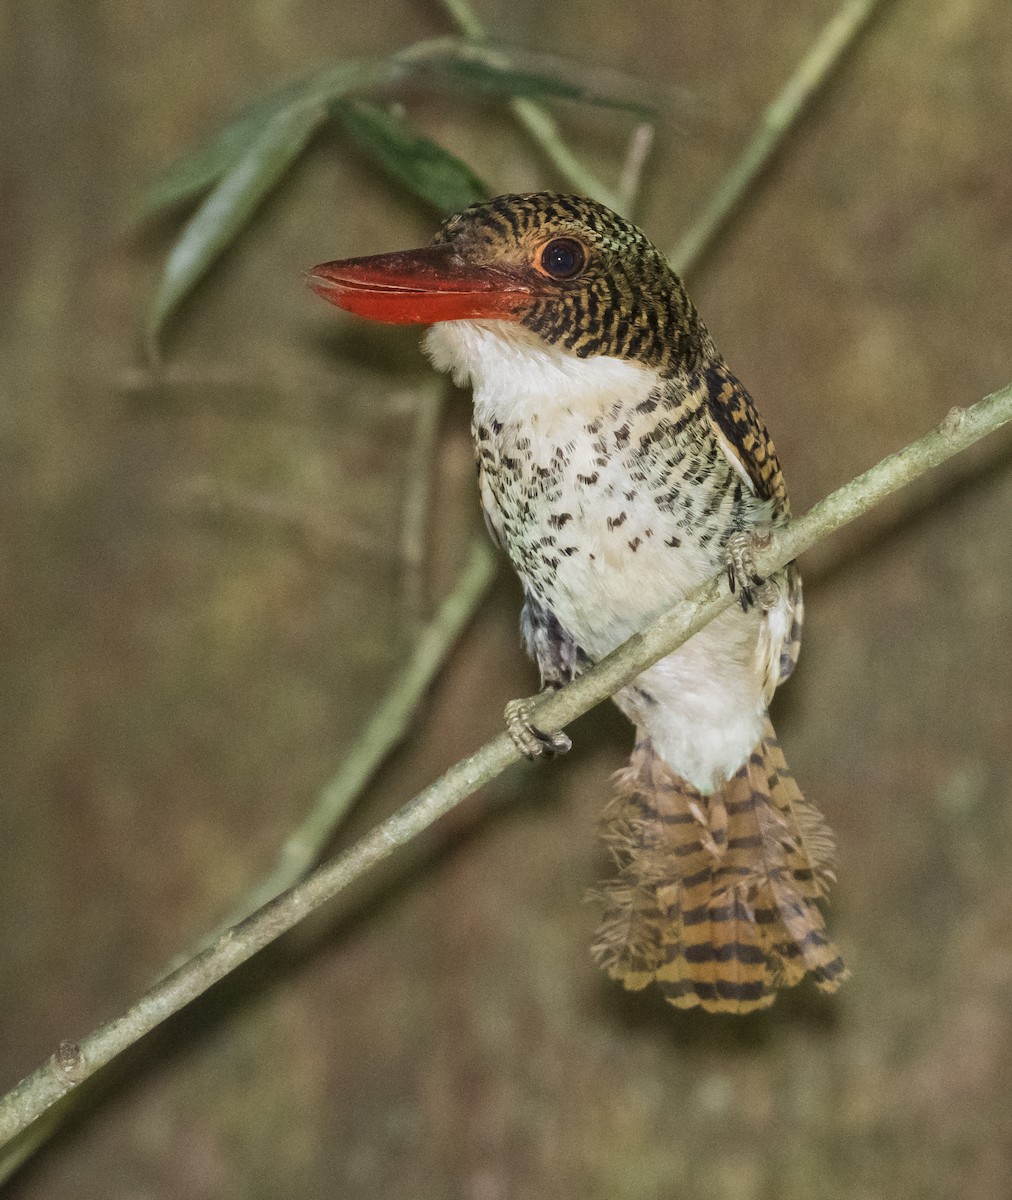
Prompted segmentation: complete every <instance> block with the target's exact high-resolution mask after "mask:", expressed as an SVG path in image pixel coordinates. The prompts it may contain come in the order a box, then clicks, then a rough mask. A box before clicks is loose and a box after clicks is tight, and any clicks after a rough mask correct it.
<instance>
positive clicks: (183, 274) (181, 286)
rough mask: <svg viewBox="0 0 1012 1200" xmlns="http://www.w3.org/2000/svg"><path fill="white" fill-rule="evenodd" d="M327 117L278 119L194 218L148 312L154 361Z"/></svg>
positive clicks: (317, 112)
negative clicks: (173, 324)
mask: <svg viewBox="0 0 1012 1200" xmlns="http://www.w3.org/2000/svg"><path fill="white" fill-rule="evenodd" d="M325 116H326V110H325V109H324V108H322V107H315V108H296V109H292V110H290V111H288V112H280V113H277V114H275V116H274V117H273V118H272V119H271V120H270V121H268V123H267V124H266V125H265V126H264V127H263V129H262V130H261V131H260V134H259V135H258V136H257V137H256V139H255V140H254V141H253V143H252V144H251V145H250V146H249V148H248V149H247V150H246V152H245V153H244V154H243V155H242V157H241V158H240V159H239V160H238V161H237V162H236V163H235V165H234V166H233V167H232V168H231V170H229V172H228V174H226V175H225V177H224V178H223V179H222V180H221V182H220V183H219V184H218V186H217V187H216V188H215V189H214V191H213V192H212V193H211V194H210V196H208V197H207V199H206V200H205V201H204V203H203V204H202V205H201V206H200V208H199V209H198V210H197V212H196V213H195V214H194V216H193V217H192V219H191V220H190V222H189V223H188V224H187V226H186V228H185V229H184V230H183V233H182V235H181V237H180V238H179V241H178V242H176V244H175V246H174V247H173V249H172V252H171V253H170V254H169V257H168V260H167V262H166V264H165V270H164V271H163V273H162V278H161V282H160V283H159V286H158V290H157V292H156V293H155V297H154V300H153V301H152V303H151V307H150V309H149V311H148V323H147V331H146V333H147V346H148V350H149V353H150V354H151V355H152V357H156V356H157V345H158V337H159V335H160V333H161V330H162V327H163V326H164V324H165V322H166V320H167V319H168V317H169V316H170V315H171V313H172V312H173V311H174V310H175V308H176V306H177V305H178V304H179V302H180V301H181V300H182V299H183V297H184V296H185V295H186V294H187V292H189V291H190V289H191V288H192V287H193V286H194V284H196V283H197V281H198V280H199V279H200V278H201V277H202V276H203V275H204V274H205V273H206V271H207V270H208V268H209V267H210V266H211V264H212V263H213V262H214V260H215V259H216V258H217V257H218V255H219V254H220V253H221V252H222V251H223V250H224V249H225V247H226V246H228V244H229V243H230V242H231V241H232V239H233V238H234V237H235V236H236V235H237V234H238V233H239V231H240V230H241V229H242V228H243V226H244V225H245V224H246V223H247V221H248V220H249V218H250V216H251V215H252V213H253V212H254V210H255V209H256V207H257V206H258V205H259V204H260V202H261V201H262V200H263V199H264V197H265V196H266V195H267V194H268V192H270V190H271V189H272V188H273V187H274V186H275V184H276V183H277V182H278V181H279V180H280V178H281V177H282V175H284V173H285V171H286V170H287V169H288V168H289V167H290V166H291V164H292V163H293V162H294V161H295V159H296V158H298V156H299V154H300V153H301V152H302V150H303V149H304V148H305V146H306V143H307V142H308V141H309V139H310V137H311V136H312V134H313V131H314V130H315V129H316V128H317V126H318V125H319V124H320V123H321V121H322V120H323V119H324V118H325Z"/></svg>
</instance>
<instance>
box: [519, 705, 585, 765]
mask: <svg viewBox="0 0 1012 1200" xmlns="http://www.w3.org/2000/svg"><path fill="white" fill-rule="evenodd" d="M534 699H536V697H533V698H532V697H528V698H526V699H523V700H511V701H510V702H509V704H507V705H506V712H505V719H506V730H507V732H508V733H509V735H510V737H511V738H512V739H513V745H514V746H516V748H517V749H518V750H519V751H520V753H521V754H522V755H523V756H524V758H529V759H531V760H532V761H533V760H534V759H536V758H557V757H558V756H559V755H560V754H565V753H566V752H567V751H568V750H571V749H572V748H573V743H572V742H571V741H570V739H569V738H568V736H567V735H566V734H564V733H563V732H562V730H561V729H558V730H556V731H555V732H554V733H546V732H545V731H544V730H543V729H539V728H538V727H537V726H536V725H533V724H532V723H531V709H532V708H533V706H534Z"/></svg>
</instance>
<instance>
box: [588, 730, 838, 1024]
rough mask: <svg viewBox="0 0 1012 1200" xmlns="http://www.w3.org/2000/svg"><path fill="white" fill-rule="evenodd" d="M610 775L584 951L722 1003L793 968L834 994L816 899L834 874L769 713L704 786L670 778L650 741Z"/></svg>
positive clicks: (670, 989) (755, 992) (758, 992)
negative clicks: (597, 920)
mask: <svg viewBox="0 0 1012 1200" xmlns="http://www.w3.org/2000/svg"><path fill="white" fill-rule="evenodd" d="M617 783H618V789H617V794H616V795H615V797H614V799H613V800H612V801H611V803H610V804H609V806H608V808H607V809H606V810H605V816H604V837H605V841H606V843H607V845H608V847H609V849H610V850H611V852H612V855H613V856H614V858H615V861H616V864H617V866H618V868H619V870H618V876H617V878H615V879H614V880H612V881H610V882H608V883H606V884H604V885H603V887H602V889H601V896H602V898H603V900H604V903H605V914H604V919H603V921H602V923H601V926H600V928H599V929H598V934H597V940H596V943H595V945H594V950H593V953H594V957H595V958H596V960H597V961H598V963H599V964H600V965H601V966H602V967H603V968H604V969H605V970H606V971H607V972H608V974H609V975H610V976H611V977H612V978H613V979H617V980H620V981H621V982H622V983H623V984H624V985H625V986H626V987H627V988H632V989H638V988H642V987H645V986H646V985H647V984H648V983H652V982H656V983H658V984H659V985H660V988H661V990H662V992H663V993H664V996H665V998H666V999H667V1000H669V1001H670V1002H671V1003H672V1004H674V1005H675V1006H676V1007H678V1008H693V1007H695V1006H696V1005H699V1006H700V1007H702V1008H704V1009H706V1010H707V1011H708V1012H726V1013H747V1012H752V1011H754V1010H756V1009H761V1008H767V1007H768V1006H769V1005H770V1004H772V1003H773V1001H774V1000H775V999H776V993H777V990H778V989H779V988H783V987H792V986H793V985H794V984H796V983H798V982H800V980H801V979H803V978H804V976H805V975H806V974H811V976H812V978H813V979H814V980H815V984H816V986H817V987H819V988H821V989H822V990H823V991H826V992H833V991H836V989H837V988H838V987H839V986H840V984H841V983H842V982H843V980H844V979H846V978H847V975H848V971H847V968H846V967H845V966H844V964H843V960H842V959H841V958H840V955H839V953H838V951H837V950H836V947H835V946H834V945H833V943H832V942H831V941H830V940H829V937H828V934H827V933H826V926H825V921H824V920H823V916H822V912H821V910H820V908H819V906H818V901H820V900H822V899H823V898H824V897H825V895H826V892H827V890H828V885H829V883H830V882H831V881H832V880H833V878H834V875H833V850H834V847H833V838H832V834H831V833H830V830H829V827H828V826H827V825H826V823H825V821H824V820H823V818H822V816H821V815H820V813H819V812H818V811H817V810H816V809H815V808H814V807H813V806H812V805H811V804H809V803H807V801H805V799H804V798H803V797H802V795H801V792H800V791H799V789H798V786H797V784H796V783H795V782H794V779H793V777H792V776H791V774H790V772H789V770H788V769H787V763H786V761H785V760H784V756H783V753H782V751H781V749H780V745H779V743H778V742H777V740H776V735H775V734H774V732H773V726H772V725H771V724H770V723H769V721H768V720H767V723H766V730H765V732H764V735H763V740H762V741H761V742H760V743H759V745H758V746H757V747H756V748H755V750H753V752H752V754H751V755H750V757H749V759H748V761H747V762H746V763H745V764H744V766H742V767H741V769H740V770H739V771H738V773H737V774H736V775H735V776H734V777H733V778H732V779H730V780H728V782H727V783H726V784H725V785H724V786H723V787H722V788H721V789H720V791H719V792H716V793H714V794H713V795H710V796H704V795H703V794H702V793H701V792H699V791H697V790H696V789H695V788H694V787H692V786H691V785H690V784H688V783H686V782H685V781H684V780H683V779H680V778H679V777H678V776H677V775H675V773H674V772H673V771H672V770H671V768H670V767H669V766H668V765H667V763H665V762H664V761H663V760H662V759H661V758H660V757H659V756H658V755H657V753H656V752H655V750H654V749H653V746H652V744H651V742H650V740H649V738H641V739H640V740H639V741H637V743H636V746H635V748H634V750H633V753H632V758H631V760H630V763H629V766H628V767H627V768H626V769H625V770H624V771H622V772H621V773H620V774H619V776H618V778H617Z"/></svg>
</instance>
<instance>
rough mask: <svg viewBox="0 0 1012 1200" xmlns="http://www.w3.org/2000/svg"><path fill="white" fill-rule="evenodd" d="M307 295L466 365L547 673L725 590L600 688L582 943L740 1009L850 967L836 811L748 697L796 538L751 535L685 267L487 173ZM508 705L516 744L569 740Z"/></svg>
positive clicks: (745, 470)
mask: <svg viewBox="0 0 1012 1200" xmlns="http://www.w3.org/2000/svg"><path fill="white" fill-rule="evenodd" d="M308 282H309V285H310V286H311V287H312V288H313V289H314V290H315V291H316V292H318V293H319V294H320V295H321V296H322V297H323V298H324V299H326V300H328V301H330V302H331V303H332V304H335V305H337V306H338V307H340V308H343V309H346V310H348V311H349V312H352V313H355V314H358V315H359V316H361V317H367V318H371V319H373V320H377V321H385V322H391V323H395V324H422V325H430V326H431V328H430V330H429V331H428V333H427V334H426V336H425V348H426V351H427V353H428V355H429V357H430V358H431V360H432V362H433V364H434V365H435V366H436V367H437V368H438V369H440V370H443V371H447V372H449V373H450V374H451V375H452V376H453V379H454V380H455V382H457V383H458V384H460V385H470V387H471V389H472V391H473V400H474V409H473V421H472V429H473V434H474V441H475V450H476V458H477V471H478V487H479V492H480V497H481V505H482V509H483V510H484V515H485V521H486V524H487V526H488V529H489V532H490V534H491V536H492V537H493V539H494V540H495V541H496V543H497V544H498V545H499V546H500V547H501V548H502V549H503V550H504V551H505V553H506V554H507V555H508V556H509V558H510V560H511V561H512V563H513V566H514V568H515V569H516V572H517V574H518V575H519V577H520V581H521V583H522V585H523V591H524V603H523V609H522V613H521V630H522V633H523V638H524V641H525V642H526V645H527V648H528V650H529V652H530V654H531V656H532V657H533V658H534V660H535V661H536V663H537V665H538V668H539V670H540V675H541V684H542V688H543V689H545V688H558V687H561V686H563V685H564V684H566V683H568V682H570V681H571V680H572V679H574V678H575V677H576V676H578V675H579V674H580V673H581V672H582V671H584V670H586V669H587V668H588V667H590V666H592V665H593V664H594V663H595V662H596V661H598V660H599V659H600V658H602V657H603V656H604V655H606V654H608V653H609V651H611V650H614V649H615V648H616V647H617V646H619V645H620V644H621V643H622V642H624V641H625V640H626V639H627V638H629V637H630V636H631V635H632V634H634V633H636V632H637V631H638V630H640V629H642V628H643V627H644V626H645V625H647V624H648V623H649V622H650V621H652V620H653V619H654V618H655V617H657V616H659V615H660V614H661V613H662V612H664V611H665V610H666V609H668V608H670V607H671V605H672V604H673V603H674V602H675V601H676V600H678V599H679V598H680V597H681V596H683V595H684V594H685V593H686V592H688V591H689V590H690V589H692V588H693V587H695V586H696V585H698V584H700V583H702V582H704V581H705V580H707V579H709V578H711V577H712V576H713V575H714V574H715V573H718V572H722V571H725V570H726V572H727V576H728V581H729V583H730V586H731V588H732V590H733V591H735V592H736V594H737V600H738V603H736V604H735V605H733V606H732V607H731V608H729V609H727V610H726V611H725V612H724V613H722V614H721V615H720V616H718V617H717V618H716V619H715V620H714V621H712V622H711V623H710V624H709V625H708V626H706V628H704V629H703V630H701V631H700V632H698V633H697V634H695V635H694V636H693V637H692V638H690V639H689V641H687V642H686V643H685V644H684V645H683V646H681V647H680V648H679V649H677V650H675V651H674V652H673V653H672V654H669V655H668V656H667V657H666V658H663V659H661V660H660V661H659V662H658V663H656V664H655V665H654V666H652V667H650V668H649V669H647V670H646V671H644V672H643V673H642V674H641V675H639V676H638V677H637V678H636V679H635V680H633V682H632V683H630V684H629V685H628V686H627V687H625V688H624V689H623V690H622V691H620V692H619V693H618V694H617V695H616V696H615V697H614V701H615V703H616V704H617V705H618V707H619V708H620V709H621V711H622V712H623V713H625V715H626V716H627V717H628V718H629V719H630V720H631V722H632V723H633V725H634V726H635V731H636V737H635V743H634V747H633V750H632V755H631V758H630V761H629V764H628V766H627V767H626V768H625V769H624V770H623V771H622V772H620V774H619V775H618V776H617V777H616V790H615V795H614V797H613V798H612V799H611V800H610V802H608V803H607V804H606V806H605V807H604V810H603V833H604V838H605V841H606V844H607V845H608V847H609V849H610V851H611V854H612V857H613V859H614V862H615V868H616V871H615V875H614V877H613V878H612V879H611V880H609V881H608V882H607V883H605V884H604V885H602V887H601V889H600V893H599V894H600V897H601V899H602V902H603V907H604V913H603V919H602V922H601V926H600V928H599V930H598V934H597V938H596V942H595V945H594V949H593V953H594V956H595V958H596V959H597V961H598V962H599V963H600V965H601V966H602V967H603V968H604V969H605V970H606V971H607V972H608V974H609V975H610V976H611V977H612V978H614V979H617V980H619V981H621V982H622V983H623V984H624V985H625V986H626V987H627V988H631V989H639V988H643V987H645V986H647V985H648V984H650V983H655V984H656V985H658V986H659V987H660V989H661V991H662V993H663V995H664V997H665V998H666V999H667V1000H668V1001H670V1002H671V1003H672V1004H673V1005H675V1006H676V1007H679V1008H692V1007H696V1006H698V1007H701V1008H703V1009H704V1010H707V1011H710V1012H720V1013H737V1014H743V1013H748V1012H751V1011H754V1010H757V1009H762V1008H766V1007H768V1006H769V1005H770V1004H772V1003H773V1001H774V999H775V998H776V995H777V993H778V990H779V989H781V988H784V987H789V986H792V985H794V984H796V983H798V982H799V981H800V980H802V979H803V978H804V977H805V976H807V975H810V976H811V977H812V979H813V980H814V982H815V984H816V986H817V987H818V988H820V989H821V990H823V991H826V992H832V991H835V990H836V989H837V988H838V987H839V985H840V983H841V982H842V981H843V980H844V979H845V978H846V976H847V969H846V967H845V966H844V963H843V961H842V959H841V957H840V954H839V952H838V951H837V949H836V947H835V946H834V944H833V943H832V941H831V940H830V938H829V935H828V933H827V930H826V925H825V920H824V916H823V912H822V902H823V901H824V899H825V898H826V895H827V891H828V886H829V884H830V882H831V881H832V880H833V879H834V873H833V870H834V868H833V859H834V845H833V839H832V835H831V833H830V831H829V828H828V827H827V825H826V823H825V821H824V820H823V818H822V816H821V814H820V813H819V812H818V810H817V809H816V808H815V807H814V806H813V805H812V804H811V803H809V802H808V801H806V800H805V799H804V797H803V796H802V794H801V791H800V790H799V788H798V785H797V784H796V783H795V781H794V779H793V777H792V775H791V773H790V771H789V770H788V767H787V763H786V761H785V758H784V755H783V752H782V751H781V748H780V745H779V743H778V741H777V738H776V735H775V733H774V730H773V726H772V724H771V722H770V718H769V714H768V706H769V703H770V699H771V697H772V695H773V692H774V690H775V689H776V688H777V686H778V685H779V684H781V683H783V682H784V680H786V679H787V678H788V676H789V675H790V674H791V672H792V670H793V669H794V665H795V663H796V662H797V658H798V651H799V647H800V641H801V628H802V618H803V603H802V591H801V577H800V574H799V572H798V569H797V566H796V564H794V563H792V564H790V565H789V566H787V567H786V568H785V569H783V570H782V571H779V572H777V573H776V574H775V575H773V576H772V577H771V578H769V579H762V578H760V577H759V576H758V574H757V573H756V570H755V563H754V558H753V553H754V549H755V547H756V546H757V545H759V544H761V543H762V540H763V538H764V537H767V538H768V535H769V531H770V530H771V528H774V527H776V526H778V525H782V524H783V523H784V522H785V521H786V520H787V519H788V516H789V512H790V508H789V503H788V497H787V489H786V485H785V483H784V477H783V473H782V472H781V469H780V464H779V462H778V459H777V454H776V450H775V449H774V446H773V442H772V440H771V438H770V435H769V433H768V432H767V429H766V426H765V425H764V424H763V422H762V419H761V418H760V416H759V414H758V412H757V410H756V407H755V404H754V403H753V401H752V398H751V396H750V395H749V393H748V392H747V391H746V389H745V387H744V386H743V385H742V384H741V382H739V380H738V379H737V378H736V376H735V375H734V374H733V373H732V372H731V370H730V369H729V368H728V366H727V364H726V363H725V361H724V359H723V358H722V357H721V355H720V353H719V352H718V351H717V348H716V347H715V345H714V343H713V340H712V338H711V337H710V334H709V333H708V332H707V330H706V328H705V326H704V325H703V323H702V321H701V320H700V317H699V314H698V313H697V311H696V309H695V307H694V305H693V304H692V302H691V301H690V300H689V298H688V296H687V294H686V291H685V288H684V287H683V285H682V282H681V280H680V279H679V278H678V276H677V275H676V274H675V273H674V271H673V270H672V269H671V267H670V265H669V264H668V262H667V261H666V259H665V258H664V256H663V255H662V254H661V253H660V252H659V251H658V250H657V249H656V247H655V246H654V245H653V244H652V243H651V242H650V241H649V240H648V238H647V237H646V236H645V234H643V233H642V232H641V230H640V229H639V228H637V227H636V226H635V225H633V224H631V223H630V222H629V221H627V220H625V219H624V218H622V217H621V216H619V215H618V214H616V213H614V212H612V211H610V210H609V209H607V208H605V207H604V206H603V205H601V204H598V203H596V202H595V201H593V200H589V199H585V198H583V197H579V196H569V195H560V194H555V193H551V192H537V193H532V194H523V195H505V196H499V197H497V198H495V199H493V200H490V201H488V202H485V203H480V204H475V205H472V206H471V207H470V208H467V209H465V210H463V211H462V212H459V213H457V214H455V215H454V216H451V217H449V218H448V219H447V220H446V221H445V222H444V223H443V224H442V226H441V227H440V229H439V231H438V232H437V233H436V235H435V237H434V238H433V240H432V242H431V243H430V244H429V245H428V246H426V247H423V248H421V249H417V250H406V251H397V252H395V253H391V254H380V255H374V256H371V257H366V258H352V259H345V260H341V261H336V262H328V263H323V264H321V265H319V266H317V267H314V268H313V269H312V270H311V271H310V272H309V274H308ZM530 716H531V714H530V702H529V701H523V700H521V701H514V702H512V703H511V704H510V705H508V706H507V725H508V727H509V729H510V732H511V734H512V736H513V738H514V741H515V742H516V743H517V746H518V747H519V749H520V750H521V751H522V752H523V753H525V754H526V755H527V756H528V757H531V758H534V757H537V756H539V755H548V756H551V755H552V754H557V753H561V752H564V751H565V750H567V749H568V748H569V744H570V743H569V739H568V738H567V737H566V735H565V734H564V733H562V732H561V731H544V730H541V729H538V728H537V727H536V726H535V725H534V724H533V723H532V721H531V719H530Z"/></svg>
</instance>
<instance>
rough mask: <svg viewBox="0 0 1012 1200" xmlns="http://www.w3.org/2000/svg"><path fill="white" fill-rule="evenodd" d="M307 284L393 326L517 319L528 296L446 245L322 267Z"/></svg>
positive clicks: (511, 278)
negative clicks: (466, 259) (469, 261)
mask: <svg viewBox="0 0 1012 1200" xmlns="http://www.w3.org/2000/svg"><path fill="white" fill-rule="evenodd" d="M306 281H307V283H308V284H309V286H310V287H311V288H312V289H313V291H314V292H316V293H318V294H319V295H320V296H322V297H323V298H324V300H329V301H330V303H331V304H336V305H337V307H338V308H344V309H347V310H348V312H353V313H356V314H357V315H358V316H360V317H369V318H370V319H371V320H373V321H387V322H389V323H391V324H394V325H430V324H433V323H434V322H436V321H462V320H475V319H482V318H484V319H486V320H510V319H516V316H517V313H518V312H519V310H520V309H521V308H523V306H524V303H525V301H526V299H527V298H528V297H529V296H530V294H531V283H530V281H525V280H524V279H522V278H521V277H520V275H519V274H516V273H514V272H511V271H509V270H508V269H506V268H500V267H490V266H479V265H475V264H473V263H468V262H467V261H465V260H464V259H463V258H461V257H460V255H459V254H458V253H457V252H456V251H455V249H454V247H453V246H451V245H449V244H443V245H439V246H426V247H424V249H421V250H398V251H397V252H396V253H394V254H374V255H372V256H371V257H369V258H346V259H342V260H340V261H338V262H329V263H321V264H320V265H319V266H318V267H313V269H312V270H311V271H310V272H309V273H308V275H307V277H306Z"/></svg>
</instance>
